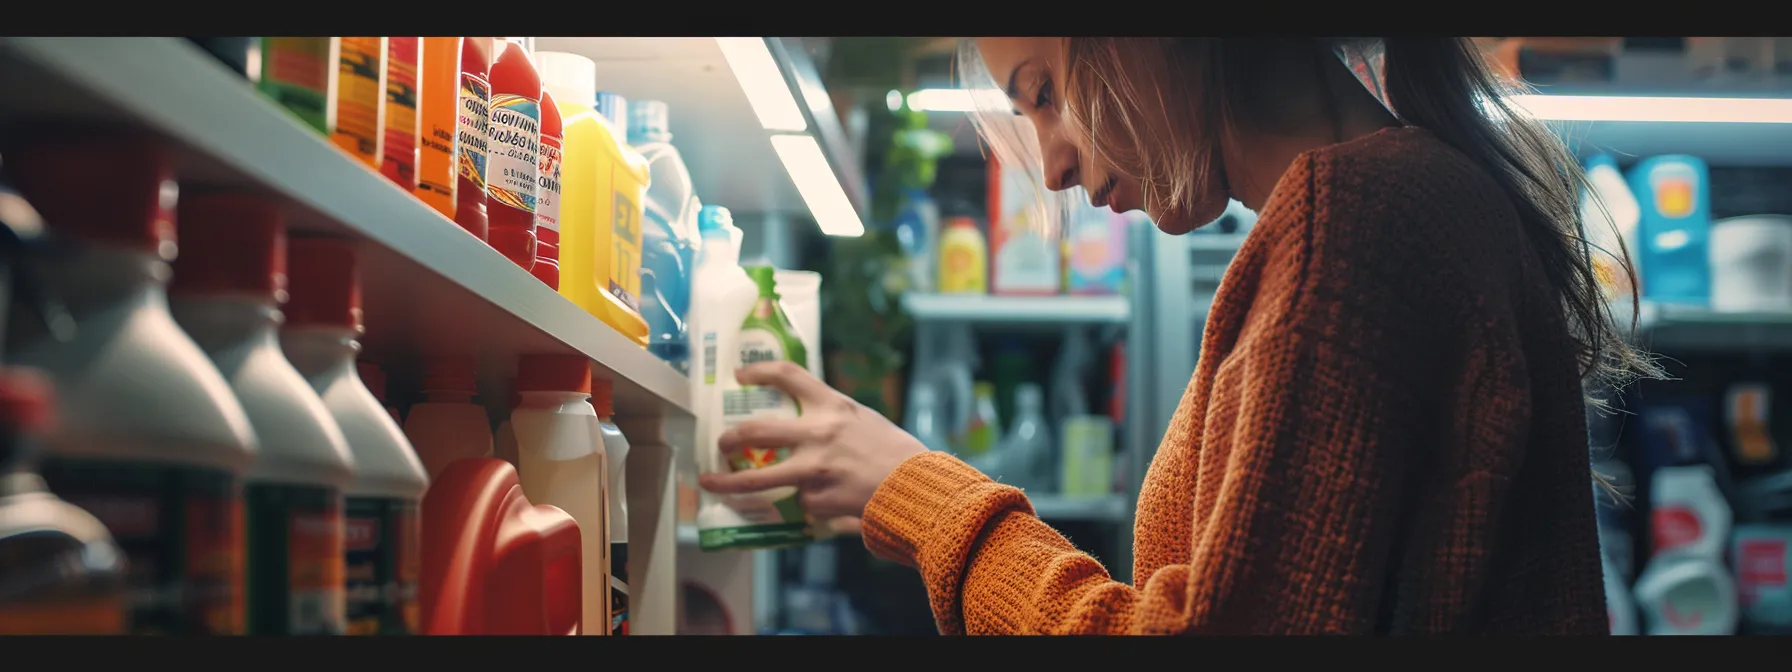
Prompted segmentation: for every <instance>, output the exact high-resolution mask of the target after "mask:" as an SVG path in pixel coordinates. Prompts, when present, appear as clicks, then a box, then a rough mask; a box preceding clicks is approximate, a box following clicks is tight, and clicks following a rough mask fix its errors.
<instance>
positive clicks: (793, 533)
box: [697, 266, 814, 551]
mask: <svg viewBox="0 0 1792 672" xmlns="http://www.w3.org/2000/svg"><path fill="white" fill-rule="evenodd" d="M745 270H746V272H747V276H748V277H749V278H751V279H752V280H753V282H754V284H756V285H758V289H759V292H758V297H757V299H756V300H755V301H754V303H753V307H752V309H751V310H750V311H749V312H748V313H747V315H746V318H745V319H744V320H742V321H740V322H739V323H738V326H736V327H735V328H734V332H735V334H734V338H733V339H732V343H729V342H728V340H727V339H724V341H723V342H724V344H726V346H727V347H728V350H727V352H726V353H725V354H724V355H723V356H728V355H730V354H731V355H733V357H734V362H733V364H734V368H737V369H738V368H740V367H745V366H748V365H751V364H758V363H762V362H774V361H789V362H798V363H807V362H808V361H809V354H808V352H807V351H806V350H805V349H804V346H803V340H802V337H801V336H799V335H798V334H797V333H796V328H795V327H794V326H793V325H791V323H790V319H789V318H788V317H787V316H785V314H784V309H783V308H782V307H780V306H779V305H778V290H777V280H776V277H777V276H776V271H775V270H774V269H773V268H772V267H770V266H749V267H747V268H746V269H745ZM728 374H729V375H728V377H727V378H726V379H722V378H720V377H718V379H717V380H716V388H717V389H718V390H719V392H720V398H719V400H716V401H712V403H716V404H717V405H716V406H712V407H711V408H712V409H719V410H720V414H719V415H720V417H721V423H720V424H721V429H723V430H726V429H731V428H733V427H735V426H738V425H740V424H741V423H744V422H747V421H750V420H760V419H765V418H794V417H797V416H799V415H802V405H801V404H800V403H798V402H797V400H796V399H795V398H792V397H791V396H790V395H788V394H785V393H784V392H783V391H781V390H779V389H777V388H774V387H765V386H759V385H746V384H743V383H741V382H740V381H738V380H735V378H734V376H733V372H732V371H729V372H728ZM703 445H715V444H713V443H705V444H703ZM706 452H714V451H706ZM789 458H790V446H743V447H741V449H740V450H739V451H737V452H735V453H733V454H731V455H729V456H728V468H729V469H730V470H731V471H745V470H747V469H758V468H761V467H767V466H771V465H774V464H777V463H779V462H783V461H784V460H787V459H789ZM721 501H722V502H723V503H724V504H725V505H726V510H725V512H723V513H722V514H721V515H717V516H714V517H711V518H710V519H708V520H705V518H704V517H703V515H702V512H699V514H698V519H697V525H698V530H697V535H698V542H699V545H700V546H701V547H702V548H703V550H706V551H709V550H720V549H725V548H768V547H777V546H789V545H794V544H801V543H806V542H808V541H810V540H812V539H814V532H813V530H811V529H810V527H809V524H808V521H807V516H806V515H805V514H804V513H803V507H802V504H801V502H800V501H799V500H798V499H797V491H796V488H795V487H782V488H773V489H771V490H767V491H764V492H757V493H748V494H741V495H729V496H726V497H723V498H721ZM727 523H735V524H732V525H730V524H727Z"/></svg>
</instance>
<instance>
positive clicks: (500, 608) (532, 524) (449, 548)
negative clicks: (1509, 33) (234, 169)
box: [421, 457, 584, 635]
mask: <svg viewBox="0 0 1792 672" xmlns="http://www.w3.org/2000/svg"><path fill="white" fill-rule="evenodd" d="M580 534H581V533H580V530H579V524H578V523H577V522H574V521H573V519H572V516H570V515H567V513H566V512H565V511H561V510H560V509H558V508H556V507H552V506H536V505H533V504H530V503H529V500H528V498H527V497H524V496H523V487H522V485H521V484H520V483H519V482H518V481H517V477H516V468H515V467H512V466H510V463H509V462H505V461H503V460H499V459H495V458H490V457H480V458H472V459H466V460H460V461H457V462H455V463H454V464H450V465H448V467H447V468H446V469H443V470H442V473H441V474H439V475H437V477H436V478H435V480H434V482H432V483H430V487H429V494H426V495H424V496H423V543H424V548H423V585H422V586H421V588H422V590H421V592H422V596H421V597H422V602H423V633H424V634H429V635H577V634H579V633H580V625H581V624H580V617H581V613H580V604H579V598H580V594H581V593H580V590H581V587H582V585H583V583H584V582H583V580H582V577H581V575H580V566H579V562H580V559H581V558H582V557H583V555H582V552H581V550H580V548H579V543H580Z"/></svg>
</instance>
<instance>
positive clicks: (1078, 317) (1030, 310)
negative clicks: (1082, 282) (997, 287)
mask: <svg viewBox="0 0 1792 672" xmlns="http://www.w3.org/2000/svg"><path fill="white" fill-rule="evenodd" d="M902 306H903V308H904V309H905V310H907V311H908V314H909V316H910V317H913V318H914V319H915V321H917V322H956V323H970V324H1035V325H1062V324H1125V323H1126V320H1127V318H1128V316H1129V315H1130V314H1131V312H1132V311H1131V307H1130V306H1129V305H1128V304H1127V301H1126V297H1124V296H997V295H990V294H918V293H910V294H904V295H903V296H902Z"/></svg>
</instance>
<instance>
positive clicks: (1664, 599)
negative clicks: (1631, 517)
mask: <svg viewBox="0 0 1792 672" xmlns="http://www.w3.org/2000/svg"><path fill="white" fill-rule="evenodd" d="M1636 602H1637V607H1638V608H1639V610H1641V611H1642V612H1643V621H1644V623H1645V626H1644V632H1645V634H1649V635H1733V634H1736V622H1737V605H1736V583H1735V581H1733V580H1732V579H1731V578H1730V573H1729V572H1728V571H1726V570H1725V569H1724V566H1723V563H1722V562H1721V561H1718V560H1713V559H1711V558H1708V557H1705V556H1702V555H1699V554H1696V553H1688V552H1673V551H1670V552H1668V553H1665V554H1662V555H1657V556H1655V557H1654V558H1653V559H1651V560H1650V561H1649V565H1648V567H1647V568H1645V569H1644V570H1643V574H1642V576H1639V577H1637V581H1636Z"/></svg>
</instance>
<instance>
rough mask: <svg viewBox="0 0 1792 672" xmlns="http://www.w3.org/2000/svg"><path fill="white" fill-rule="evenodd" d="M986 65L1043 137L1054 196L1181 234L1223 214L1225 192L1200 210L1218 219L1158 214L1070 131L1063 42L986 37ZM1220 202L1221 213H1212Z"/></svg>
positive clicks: (1132, 183) (980, 44)
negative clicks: (1142, 215)
mask: <svg viewBox="0 0 1792 672" xmlns="http://www.w3.org/2000/svg"><path fill="white" fill-rule="evenodd" d="M977 49H978V51H980V52H982V54H983V63H984V65H985V66H986V67H988V68H989V72H990V75H991V76H992V77H994V78H995V81H996V83H997V85H999V86H1001V87H1002V89H1003V91H1004V92H1005V93H1007V95H1008V97H1009V99H1011V100H1012V101H1013V102H1014V109H1015V110H1016V111H1018V112H1019V113H1020V114H1021V115H1022V116H1025V117H1026V118H1027V119H1028V120H1029V121H1032V122H1033V128H1034V130H1035V132H1037V133H1038V134H1039V149H1040V153H1041V155H1042V158H1043V159H1044V163H1045V165H1044V176H1045V185H1046V187H1048V188H1050V189H1051V190H1053V191H1062V190H1065V189H1070V188H1072V187H1076V186H1081V187H1083V189H1084V190H1085V191H1086V192H1088V194H1089V202H1090V203H1091V204H1093V205H1094V206H1096V207H1105V208H1109V209H1111V210H1113V211H1114V212H1117V213H1121V212H1127V211H1131V210H1144V211H1145V212H1146V214H1148V215H1150V216H1151V218H1152V220H1153V221H1154V222H1155V223H1156V224H1157V227H1158V228H1159V229H1162V230H1163V231H1164V232H1166V233H1171V234H1181V233H1187V232H1188V231H1191V230H1193V229H1194V228H1196V227H1197V226H1200V225H1201V224H1203V223H1206V222H1207V221H1211V220H1212V219H1213V218H1214V217H1218V216H1219V213H1220V211H1222V210H1224V208H1225V203H1226V200H1225V199H1226V196H1225V192H1224V191H1223V188H1214V189H1208V190H1206V191H1213V192H1215V193H1214V194H1212V195H1211V196H1213V198H1201V199H1199V200H1201V201H1204V202H1203V203H1200V204H1198V206H1199V207H1197V208H1196V209H1201V210H1207V209H1212V210H1214V212H1213V213H1212V214H1213V215H1214V217H1208V218H1206V219H1203V220H1199V221H1191V220H1193V218H1191V217H1187V216H1183V215H1181V214H1180V213H1170V212H1156V210H1163V208H1156V207H1150V206H1149V205H1148V204H1146V203H1145V202H1144V192H1143V190H1142V189H1141V188H1140V186H1139V183H1138V181H1137V180H1134V179H1132V178H1130V177H1126V176H1124V175H1122V174H1120V172H1119V171H1116V170H1114V168H1113V167H1112V166H1108V165H1103V164H1102V161H1101V160H1100V159H1099V158H1098V157H1096V156H1095V153H1094V152H1093V151H1090V140H1089V138H1087V137H1085V136H1083V135H1082V134H1081V133H1074V132H1072V131H1071V129H1069V128H1067V127H1066V126H1065V124H1064V120H1063V118H1062V116H1061V111H1062V109H1063V97H1062V96H1063V89H1062V86H1063V82H1064V79H1065V78H1064V66H1065V64H1064V63H1063V55H1062V49H1063V38H1057V37H986V38H979V39H978V40H977ZM1205 201H1217V206H1218V207H1217V208H1212V207H1208V206H1210V205H1213V204H1210V203H1206V202H1205Z"/></svg>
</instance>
